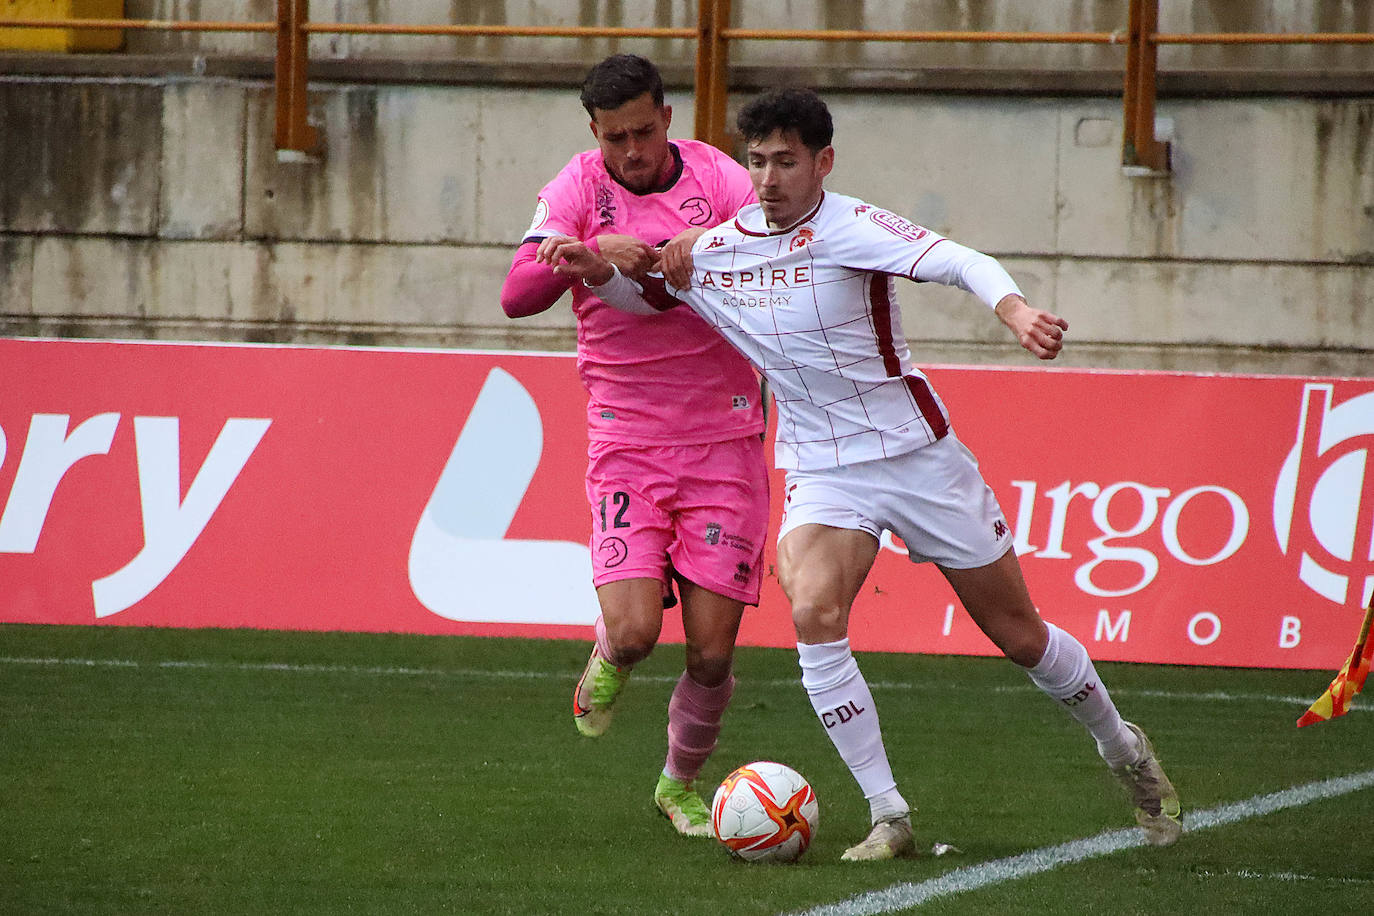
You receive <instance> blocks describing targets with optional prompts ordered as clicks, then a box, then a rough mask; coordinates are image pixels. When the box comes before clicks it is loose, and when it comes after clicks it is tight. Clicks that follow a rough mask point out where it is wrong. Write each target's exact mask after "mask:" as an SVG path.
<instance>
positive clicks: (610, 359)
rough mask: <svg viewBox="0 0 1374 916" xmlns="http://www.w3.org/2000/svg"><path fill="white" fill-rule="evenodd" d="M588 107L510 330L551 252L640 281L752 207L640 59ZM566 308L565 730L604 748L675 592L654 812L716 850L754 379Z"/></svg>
mask: <svg viewBox="0 0 1374 916" xmlns="http://www.w3.org/2000/svg"><path fill="white" fill-rule="evenodd" d="M582 104H583V106H584V107H585V108H586V110H587V113H588V114H589V115H590V116H591V119H592V120H591V131H592V134H593V135H594V136H595V137H596V140H597V146H596V148H594V149H590V150H587V151H586V152H583V153H579V154H578V155H576V156H574V157H573V158H572V160H571V161H570V162H569V163H568V164H567V165H566V166H564V167H563V169H562V170H561V171H560V172H559V173H558V174H557V175H556V176H555V177H554V178H553V180H551V181H550V182H549V183H548V184H547V185H545V186H544V188H543V189H542V190H541V191H540V192H539V200H538V204H537V206H536V208H535V217H534V221H533V223H532V224H531V225H530V228H529V229H528V230H527V231H526V233H525V238H524V241H523V242H522V243H521V245H520V247H519V249H518V250H517V252H516V255H515V258H514V263H513V264H512V265H511V270H510V273H509V275H508V276H507V278H506V282H505V284H504V285H503V287H502V290H501V305H502V307H503V309H504V310H505V312H506V314H507V315H508V316H510V317H512V318H519V317H524V316H527V315H534V314H537V313H539V312H542V311H545V310H546V309H548V308H550V307H551V306H553V304H554V303H555V302H557V301H558V300H559V299H561V298H562V297H563V295H564V294H565V293H567V292H568V290H569V287H570V286H573V284H572V283H571V282H570V281H569V280H568V279H567V278H566V277H563V276H560V275H558V274H555V273H554V272H553V271H552V270H551V269H550V268H549V267H548V265H546V264H541V263H538V262H537V261H536V260H535V251H536V248H537V246H538V244H539V243H540V242H541V241H542V240H544V239H545V238H548V237H549V236H554V235H560V234H561V235H569V236H574V237H577V238H579V239H583V240H585V241H587V242H588V243H589V244H592V245H596V246H598V248H599V250H601V251H602V252H604V253H606V254H607V255H608V256H614V257H619V258H620V259H621V262H622V264H623V265H624V266H627V267H631V266H642V267H643V268H645V269H647V268H648V267H649V266H650V265H651V263H652V262H653V259H655V258H657V257H658V255H657V253H656V252H655V249H654V247H653V246H655V245H658V244H659V243H661V242H664V241H666V240H668V239H672V238H673V237H674V236H677V235H679V233H682V232H684V230H689V229H692V227H695V230H694V231H698V232H700V231H704V229H705V228H706V227H708V226H711V225H714V224H716V223H718V222H720V221H721V220H722V219H725V218H727V217H729V216H732V215H734V214H735V213H736V212H737V211H738V210H739V209H740V207H742V206H744V205H745V204H746V203H752V202H753V201H754V190H753V187H752V185H751V183H750V180H749V174H748V173H747V172H746V171H745V170H744V168H742V167H741V166H740V164H739V163H737V162H735V161H734V160H733V159H731V158H730V157H729V156H727V155H725V154H724V153H722V152H720V151H719V150H717V149H716V148H714V147H712V146H711V145H709V144H706V143H699V142H697V141H695V140H677V141H672V142H670V141H669V140H668V133H667V131H668V125H669V123H670V121H671V119H672V108H671V107H670V106H668V105H665V104H664V103H663V81H662V79H661V78H660V76H659V73H658V70H657V68H656V67H654V65H653V63H651V62H650V61H648V60H646V59H645V58H643V57H639V56H637V55H631V54H616V55H612V56H611V57H608V58H606V59H605V60H603V61H601V62H600V63H598V64H597V65H596V66H594V67H592V68H591V70H590V71H589V72H588V74H587V77H586V79H585V80H584V82H583V87H582ZM603 243H604V246H605V247H600V246H601V245H602V244H603ZM613 251H614V252H615V254H614V255H612V252H613ZM686 251H687V249H686V248H685V247H684V248H683V249H682V254H683V257H684V258H685V256H686ZM651 252H655V253H653V254H651ZM572 293H573V295H572V299H573V312H574V314H575V315H576V316H577V369H578V374H579V376H580V377H581V379H582V383H583V385H584V386H585V387H586V389H587V393H588V401H587V431H588V440H589V442H588V449H587V457H588V462H587V478H586V481H587V483H586V486H587V503H588V506H589V508H590V510H591V512H590V515H591V522H592V534H591V539H590V545H589V546H590V548H591V555H592V583H593V585H595V586H596V593H597V600H598V601H599V603H600V605H601V616H600V617H599V618H598V620H597V621H596V642H595V644H594V645H593V647H592V650H591V653H590V657H589V658H588V660H587V665H586V668H585V670H584V671H583V673H582V677H581V678H579V679H578V682H577V685H576V686H575V687H574V688H573V702H572V707H573V721H574V723H575V724H576V726H577V730H578V731H579V732H580V733H581V734H583V735H585V736H587V737H599V736H601V735H602V734H604V733H605V731H606V729H607V728H608V727H609V726H610V722H611V716H612V712H613V709H614V706H615V703H616V700H617V698H618V697H619V696H620V694H621V691H622V689H623V687H624V685H625V683H626V679H627V678H628V676H629V673H630V669H631V668H632V667H633V666H634V665H635V664H636V663H638V662H639V661H641V660H643V659H644V658H645V657H646V656H648V655H649V653H650V652H651V651H652V650H653V649H654V647H655V645H656V644H657V642H658V638H659V632H660V630H661V628H662V626H663V611H664V605H665V603H666V602H667V599H666V598H665V595H668V594H670V592H669V585H668V583H669V580H670V579H671V580H673V581H675V583H676V585H677V590H678V594H679V595H680V596H681V604H682V627H683V631H684V633H685V636H686V643H687V645H686V665H685V668H686V670H685V671H684V672H683V674H682V676H681V678H679V680H678V683H677V685H676V687H675V688H674V690H673V694H672V697H671V699H670V700H669V702H668V753H667V757H666V760H665V761H664V765H663V772H662V773H661V774H660V777H659V780H658V784H657V785H656V786H655V789H654V802H655V804H656V805H657V806H658V808H659V810H661V811H662V812H663V814H664V815H666V816H667V817H668V819H669V820H670V821H671V822H672V824H673V827H674V828H675V829H677V830H678V832H680V833H683V834H687V835H689V836H710V835H711V823H710V811H709V810H708V809H707V807H706V804H705V802H704V801H703V800H702V798H701V796H700V795H699V794H698V793H697V791H696V790H695V788H694V787H693V784H692V783H693V780H694V779H695V778H696V777H697V775H698V773H700V771H701V768H702V766H703V765H704V764H705V762H706V760H707V758H708V757H709V756H710V754H711V752H712V751H713V750H714V748H715V746H716V741H717V737H718V736H719V734H720V729H721V719H722V716H723V715H724V713H725V709H726V706H727V704H728V703H729V701H730V696H731V693H732V691H733V689H734V677H733V675H732V674H731V670H732V661H733V656H734V646H735V638H736V635H737V634H738V631H739V625H740V618H741V615H742V613H743V609H744V606H745V605H746V604H754V605H756V604H758V601H759V586H760V582H761V579H762V570H761V566H762V562H761V560H762V555H763V546H764V539H765V538H766V537H767V534H768V507H769V499H768V468H767V462H766V459H765V457H764V447H763V441H762V437H761V433H762V431H763V411H762V404H761V401H762V398H761V396H760V391H759V383H758V377H757V376H756V375H755V373H754V370H753V369H752V368H750V366H749V363H748V362H747V361H746V360H745V359H744V358H743V357H741V356H740V354H738V353H737V352H735V350H734V349H733V348H731V347H730V345H729V344H728V343H726V342H725V341H724V340H723V339H722V338H721V337H720V335H718V334H716V333H715V332H714V331H713V330H712V329H711V328H710V326H709V325H707V324H706V323H705V322H704V321H702V320H701V319H700V318H699V317H697V316H696V315H695V314H693V313H692V312H691V311H690V310H688V309H682V310H680V313H679V314H677V315H675V316H672V320H671V322H670V326H669V327H667V328H664V327H662V326H661V325H660V326H659V328H658V332H657V333H655V332H654V331H650V330H646V329H645V328H644V327H643V326H644V325H647V324H650V323H654V324H659V323H660V322H661V321H662V319H661V318H659V319H655V320H654V321H653V322H650V321H649V320H648V319H645V318H641V317H637V316H634V315H627V314H625V313H623V312H620V311H617V310H615V309H613V308H611V307H610V306H608V305H606V304H605V303H603V302H601V301H600V300H599V299H597V298H596V296H594V295H592V293H591V292H589V291H588V290H587V289H586V288H585V287H583V286H582V285H581V284H577V285H576V286H575V287H574V288H573V289H572ZM532 574H533V575H537V574H538V573H537V571H536V572H533V573H532Z"/></svg>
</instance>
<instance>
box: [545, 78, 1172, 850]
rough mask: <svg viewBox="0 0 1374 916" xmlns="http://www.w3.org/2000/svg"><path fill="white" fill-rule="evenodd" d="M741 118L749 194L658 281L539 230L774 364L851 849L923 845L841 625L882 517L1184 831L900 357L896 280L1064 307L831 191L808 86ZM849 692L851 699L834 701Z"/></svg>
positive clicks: (999, 301) (570, 254) (822, 713)
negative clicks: (848, 793) (860, 809)
mask: <svg viewBox="0 0 1374 916" xmlns="http://www.w3.org/2000/svg"><path fill="white" fill-rule="evenodd" d="M738 124H739V128H740V133H741V134H742V135H743V136H744V137H745V139H746V140H747V141H748V150H749V153H748V155H749V172H750V175H751V176H752V178H753V181H754V188H755V190H756V191H757V193H758V197H759V204H758V205H756V206H750V207H746V208H745V209H744V210H742V211H741V212H740V213H739V214H738V215H737V216H736V217H735V219H734V220H732V221H730V222H728V223H726V224H724V225H721V226H718V227H715V228H713V229H711V230H709V231H708V232H707V233H705V234H704V235H703V236H701V238H700V239H699V240H698V241H697V242H696V245H695V247H694V248H693V250H692V258H691V264H692V267H691V273H690V275H689V274H687V273H686V272H685V271H684V272H680V273H678V274H677V275H676V276H674V272H673V271H672V270H669V271H668V274H669V280H670V282H671V285H670V286H665V285H664V283H663V281H662V280H661V279H660V280H656V281H655V280H654V279H653V278H646V279H645V283H646V286H647V288H646V291H645V292H646V295H645V297H643V298H641V296H640V295H639V290H638V288H637V287H636V286H635V285H634V284H633V283H631V282H630V281H629V280H628V279H627V278H625V277H623V276H620V275H619V274H618V273H616V272H614V271H613V269H612V266H611V265H610V263H608V262H607V261H606V260H604V259H603V258H601V257H599V256H597V255H596V254H595V253H594V252H590V251H588V250H587V249H586V247H585V246H583V245H582V244H581V243H580V242H577V241H576V240H574V239H570V238H565V239H561V240H560V239H549V240H547V241H546V242H545V243H544V244H543V245H541V248H540V251H539V256H540V257H541V258H544V259H545V260H547V261H548V262H549V263H552V264H559V265H560V267H559V270H561V271H563V272H564V273H566V274H568V275H570V276H576V277H578V278H580V279H582V280H583V282H584V283H591V284H600V285H595V286H593V287H592V289H593V291H594V292H596V293H597V294H598V295H600V296H602V297H603V299H604V300H605V301H607V302H610V303H613V304H615V305H616V306H617V307H622V308H626V309H629V310H632V311H634V312H636V313H639V314H648V313H649V312H651V311H652V310H653V309H654V308H662V309H667V310H668V311H666V312H665V314H672V312H673V311H677V309H674V308H673V306H675V305H676V304H678V302H679V301H681V302H685V303H687V304H688V305H689V306H690V307H691V308H692V309H693V310H695V311H696V312H697V313H698V314H700V315H702V317H704V318H705V319H706V320H707V321H709V322H711V323H712V324H713V325H715V326H716V328H717V330H719V331H720V333H721V334H722V335H724V336H725V337H727V338H728V339H729V340H730V341H731V343H733V344H734V345H735V346H736V347H737V348H738V349H739V350H740V351H741V352H742V353H744V354H745V355H746V356H748V357H749V359H750V361H751V362H753V363H754V365H755V366H756V367H757V368H758V369H759V370H760V371H761V372H762V373H763V374H764V376H765V377H766V378H767V379H768V382H769V385H770V386H771V388H772V390H773V394H774V398H775V401H776V403H777V412H778V417H777V428H778V435H777V451H776V461H777V464H778V466H779V467H780V468H784V469H786V471H787V484H786V486H787V496H786V500H785V507H784V517H783V522H782V526H781V530H780V531H779V533H778V577H779V579H780V581H781V583H782V586H783V590H784V591H785V592H786V593H787V597H788V600H789V601H790V602H791V604H792V618H793V623H794V624H795V627H796V631H797V653H798V659H799V661H800V664H801V670H802V685H803V686H804V687H805V688H806V692H807V695H808V696H809V697H810V699H811V703H812V706H813V708H814V709H815V711H816V714H817V716H818V717H819V718H820V720H821V722H822V724H823V725H824V726H825V728H826V732H827V734H828V735H829V737H830V740H831V741H832V743H833V744H834V745H835V748H836V750H838V751H839V754H840V756H841V758H842V759H843V760H844V761H845V763H846V764H847V765H848V766H849V769H850V772H851V773H852V774H853V775H854V778H855V781H856V782H858V784H859V786H860V788H861V789H862V790H863V793H864V796H865V798H867V800H868V802H869V809H870V815H871V818H872V823H873V826H872V829H871V830H870V832H869V834H868V836H867V837H866V838H865V839H864V840H863V841H862V842H860V843H858V844H857V845H855V846H853V847H851V848H850V849H848V850H846V852H845V854H844V858H845V859H847V860H851V861H862V860H871V859H886V858H892V857H893V856H897V855H902V854H905V853H907V852H909V851H910V850H911V849H912V848H913V846H914V841H913V837H912V827H911V817H910V814H911V809H910V807H909V805H908V804H907V801H906V799H905V798H903V796H902V794H901V793H900V792H899V791H898V789H897V783H896V780H895V779H894V778H893V775H892V768H891V765H890V764H889V761H888V757H887V752H886V750H885V748H884V746H883V740H882V732H881V730H880V728H879V724H878V713H877V709H876V707H875V705H874V702H873V695H872V693H871V692H870V691H869V688H868V685H867V683H866V682H865V681H864V677H863V674H862V673H861V672H860V670H859V667H858V664H857V662H856V661H855V659H854V656H853V654H852V653H851V651H850V647H849V638H848V628H849V615H850V611H851V608H852V605H853V602H854V599H855V597H856V596H857V594H858V592H859V589H860V588H861V587H862V585H863V581H864V579H865V577H866V576H867V575H868V571H869V570H870V569H871V568H872V566H873V562H874V560H875V559H876V557H877V552H878V545H879V537H880V535H881V534H882V531H883V529H889V530H891V531H893V532H894V533H896V534H897V535H898V536H900V537H901V538H902V540H903V541H904V542H905V544H906V546H907V548H908V551H909V553H910V556H911V559H912V560H913V561H914V562H925V561H929V562H934V563H935V564H936V566H937V567H938V568H939V569H940V571H941V573H943V574H944V576H945V578H946V579H947V580H948V582H949V583H950V585H951V586H952V587H953V589H954V592H955V594H956V595H958V597H959V600H960V602H961V603H962V604H963V606H964V608H965V610H966V611H968V613H969V615H970V616H971V617H972V618H973V620H974V622H975V623H977V624H978V626H979V627H980V628H981V629H982V631H983V632H984V633H985V634H987V636H988V638H990V639H991V640H992V641H993V643H995V644H996V645H997V647H998V648H999V649H1001V650H1002V652H1003V653H1004V654H1005V655H1006V656H1007V657H1008V658H1010V659H1011V660H1012V661H1013V662H1015V663H1016V664H1018V665H1020V666H1022V667H1023V668H1024V669H1025V670H1026V672H1027V673H1028V674H1029V676H1030V679H1031V681H1032V682H1033V683H1034V684H1035V685H1036V686H1037V687H1039V688H1040V689H1041V690H1043V691H1044V692H1045V693H1046V694H1048V695H1049V696H1050V697H1052V698H1053V699H1054V700H1056V701H1058V703H1059V704H1061V705H1062V706H1063V707H1064V708H1065V709H1066V710H1067V711H1068V712H1069V714H1070V715H1071V716H1073V718H1074V719H1076V720H1077V721H1078V722H1080V723H1081V724H1082V725H1083V726H1084V728H1085V729H1086V730H1087V732H1088V733H1089V734H1090V735H1091V736H1092V738H1093V739H1094V741H1095V743H1096V747H1097V751H1098V754H1099V755H1100V756H1101V757H1102V759H1103V760H1104V761H1105V762H1106V764H1107V765H1108V766H1109V767H1111V769H1112V771H1113V772H1114V773H1115V774H1116V776H1117V777H1118V779H1119V780H1120V781H1121V783H1122V784H1123V785H1124V786H1125V788H1126V790H1127V792H1128V793H1129V795H1130V797H1131V800H1132V802H1133V804H1134V806H1135V818H1136V821H1137V823H1138V824H1139V825H1140V827H1141V828H1142V830H1143V832H1144V837H1145V839H1146V840H1147V841H1148V842H1150V843H1154V844H1156V845H1166V844H1168V843H1172V842H1174V841H1175V840H1176V839H1177V838H1178V837H1179V835H1180V833H1181V831H1182V823H1181V820H1180V817H1179V812H1180V807H1179V800H1178V793H1177V792H1176V791H1175V790H1174V788H1173V786H1172V785H1171V784H1170V782H1169V779H1168V777H1167V776H1165V774H1164V771H1163V769H1162V768H1161V767H1160V765H1159V761H1158V759H1157V758H1156V757H1155V754H1154V750H1153V748H1152V746H1151V744H1150V741H1149V739H1147V738H1146V736H1145V733H1144V732H1143V731H1142V730H1141V729H1140V728H1139V727H1138V726H1136V725H1134V724H1132V723H1130V722H1127V721H1125V720H1123V719H1122V717H1121V714H1120V713H1119V712H1118V711H1117V708H1116V705H1115V703H1114V702H1113V701H1112V699H1111V697H1110V696H1109V695H1108V693H1107V689H1106V687H1105V686H1104V685H1103V684H1102V682H1101V680H1100V679H1099V678H1098V675H1097V672H1096V670H1095V668H1094V666H1093V663H1092V659H1091V658H1089V656H1088V653H1087V651H1086V650H1085V649H1084V647H1083V645H1082V644H1081V643H1080V642H1079V641H1078V640H1076V639H1075V638H1074V637H1073V636H1071V635H1070V634H1069V633H1067V632H1065V631H1063V630H1061V629H1059V628H1058V627H1056V626H1054V625H1053V624H1050V623H1047V622H1046V621H1044V620H1043V619H1041V617H1040V614H1039V612H1038V611H1037V610H1036V607H1035V605H1034V603H1032V601H1031V598H1030V595H1029V594H1028V592H1027V590H1026V585H1025V582H1024V580H1023V579H1022V576H1021V568H1020V565H1019V563H1018V561H1017V558H1016V553H1015V551H1013V549H1012V535H1011V532H1010V530H1009V529H1008V526H1007V524H1006V521H1005V519H1004V518H1003V516H1002V511H1001V509H1000V508H999V507H998V504H997V499H996V497H995V496H994V495H993V492H992V490H991V489H990V488H989V487H988V486H987V484H986V483H985V482H984V481H983V478H982V475H981V474H980V473H979V471H978V463H977V461H976V460H975V459H974V457H973V455H972V454H971V453H970V452H969V450H968V449H967V448H965V447H964V445H963V444H962V443H961V442H959V440H958V437H957V436H955V434H954V432H953V429H952V428H951V426H950V422H949V416H948V414H947V412H946V411H945V408H944V405H943V404H942V403H941V402H940V400H939V398H938V397H937V396H936V395H935V392H934V390H933V389H932V388H931V386H930V383H929V381H928V380H927V379H926V377H925V375H924V373H922V372H921V371H920V370H919V369H917V368H916V367H915V366H914V365H913V364H912V362H911V353H910V351H909V349H908V346H907V342H906V337H905V335H904V334H903V333H902V328H901V314H900V312H899V311H898V309H897V307H896V304H895V301H894V299H893V292H894V289H893V287H894V284H893V278H894V277H897V276H902V277H907V278H909V279H912V280H917V281H934V282H938V283H943V284H946V285H950V286H957V287H960V288H962V289H965V290H967V291H969V292H972V293H974V294H975V295H976V296H978V298H980V299H982V300H983V302H984V303H985V304H987V305H988V306H989V307H990V308H993V309H995V311H996V314H997V316H998V318H999V319H1001V321H1002V322H1003V324H1005V325H1006V326H1007V327H1008V329H1009V330H1011V331H1012V333H1013V334H1014V335H1015V336H1016V338H1017V340H1018V341H1019V342H1020V344H1021V345H1022V346H1023V347H1025V348H1026V349H1027V350H1029V351H1030V352H1031V353H1034V354H1035V355H1036V356H1038V357H1040V358H1041V359H1053V358H1054V357H1055V356H1056V355H1058V353H1059V350H1060V349H1061V347H1062V346H1063V336H1064V332H1065V331H1066V330H1067V329H1068V323H1067V322H1066V321H1064V320H1063V319H1062V318H1059V317H1058V316H1056V315H1052V314H1050V313H1049V312H1045V311H1042V310H1040V309H1037V308H1033V307H1031V306H1030V305H1029V304H1028V303H1027V302H1026V300H1025V298H1024V297H1022V295H1021V292H1020V290H1019V289H1018V288H1017V286H1016V283H1015V282H1014V281H1013V280H1012V278H1011V277H1010V276H1008V275H1007V273H1006V271H1005V270H1003V269H1002V267H1001V265H1000V264H998V263H997V261H995V260H994V259H992V258H990V257H988V256H987V255H985V254H982V253H980V252H977V251H974V250H973V249H971V248H966V247H964V246H963V245H959V244H958V243H956V242H954V241H952V240H950V239H947V238H943V237H941V236H939V235H937V234H936V233H933V232H930V231H929V230H927V229H924V228H922V227H920V226H917V225H915V224H913V223H911V222H908V221H907V220H905V219H903V218H902V217H900V216H897V215H896V214H894V213H891V212H890V211H887V210H884V209H882V208H880V207H875V206H873V205H871V204H868V203H866V202H864V201H862V200H858V199H857V198H853V197H845V196H842V195H838V194H834V193H831V192H828V191H825V190H824V179H825V177H826V176H827V175H828V174H829V173H830V170H831V168H832V166H833V164H834V156H835V151H834V149H833V148H832V147H831V145H830V140H831V136H832V133H833V128H832V125H831V119H830V112H829V111H828V110H827V108H826V106H825V103H824V102H822V101H821V99H820V98H819V97H818V96H816V94H815V93H813V92H810V91H808V90H799V89H792V90H781V91H778V92H775V93H769V94H766V95H764V96H761V97H760V98H758V99H755V100H754V101H753V102H751V103H750V104H748V105H746V106H745V107H744V108H743V109H742V110H741V111H740V113H739V120H738ZM689 286H690V288H688V287H689ZM646 299H648V300H649V301H646ZM650 302H653V303H654V304H653V305H652V306H651V305H650ZM839 709H847V710H851V711H853V712H854V713H855V714H854V715H850V716H836V715H834V710H839Z"/></svg>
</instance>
